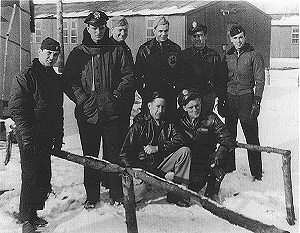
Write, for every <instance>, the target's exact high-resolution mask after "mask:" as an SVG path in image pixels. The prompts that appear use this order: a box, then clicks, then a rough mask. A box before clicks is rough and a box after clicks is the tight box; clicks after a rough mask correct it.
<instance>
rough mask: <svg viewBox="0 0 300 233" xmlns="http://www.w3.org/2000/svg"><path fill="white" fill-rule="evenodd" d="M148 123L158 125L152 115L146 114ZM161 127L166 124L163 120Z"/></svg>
mask: <svg viewBox="0 0 300 233" xmlns="http://www.w3.org/2000/svg"><path fill="white" fill-rule="evenodd" d="M144 119H145V120H146V121H147V122H152V123H153V124H156V122H155V120H154V119H153V117H152V116H151V115H150V113H149V112H148V113H146V114H145V118H144ZM160 123H161V124H160V125H164V124H165V120H161V122H160Z"/></svg>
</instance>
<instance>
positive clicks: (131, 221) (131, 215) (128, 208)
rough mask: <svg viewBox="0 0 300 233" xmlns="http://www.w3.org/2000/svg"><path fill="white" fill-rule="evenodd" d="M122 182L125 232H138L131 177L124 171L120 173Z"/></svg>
mask: <svg viewBox="0 0 300 233" xmlns="http://www.w3.org/2000/svg"><path fill="white" fill-rule="evenodd" d="M122 183H123V194H124V208H125V215H126V225H127V233H138V228H137V221H136V212H135V207H136V206H135V197H134V186H133V178H132V176H131V175H129V174H128V173H127V172H126V171H124V172H123V173H122Z"/></svg>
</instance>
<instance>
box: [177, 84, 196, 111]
mask: <svg viewBox="0 0 300 233" xmlns="http://www.w3.org/2000/svg"><path fill="white" fill-rule="evenodd" d="M196 98H199V99H201V95H200V93H199V92H198V91H197V90H196V89H194V88H188V89H183V90H182V91H181V92H180V93H179V94H178V104H179V106H180V107H183V106H184V105H187V104H188V103H189V102H190V101H191V100H194V99H196Z"/></svg>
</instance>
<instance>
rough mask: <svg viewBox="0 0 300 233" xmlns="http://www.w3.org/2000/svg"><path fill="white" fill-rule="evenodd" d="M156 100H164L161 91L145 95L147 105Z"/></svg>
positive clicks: (164, 97)
mask: <svg viewBox="0 0 300 233" xmlns="http://www.w3.org/2000/svg"><path fill="white" fill-rule="evenodd" d="M157 98H161V99H166V96H165V94H164V92H163V91H161V90H155V91H153V92H151V93H149V94H148V95H147V97H146V99H147V103H150V102H153V101H154V100H155V99H157Z"/></svg>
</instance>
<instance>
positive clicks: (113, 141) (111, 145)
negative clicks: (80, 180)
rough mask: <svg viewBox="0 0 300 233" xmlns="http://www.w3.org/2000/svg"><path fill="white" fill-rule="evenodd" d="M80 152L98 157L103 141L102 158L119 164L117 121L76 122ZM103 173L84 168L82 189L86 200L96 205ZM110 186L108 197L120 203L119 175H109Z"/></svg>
mask: <svg viewBox="0 0 300 233" xmlns="http://www.w3.org/2000/svg"><path fill="white" fill-rule="evenodd" d="M77 123H78V128H79V134H80V140H81V145H82V150H83V154H84V155H89V156H93V157H98V155H99V151H100V140H101V137H102V139H103V158H104V159H105V160H108V161H109V162H111V163H115V164H119V153H120V149H121V143H122V142H121V139H120V137H121V136H120V131H119V121H118V120H114V121H109V122H104V123H102V124H99V125H98V124H97V125H95V124H90V123H87V122H81V121H77ZM102 177H103V173H102V172H100V171H99V170H95V169H92V168H89V167H84V187H85V190H86V195H87V200H88V201H90V202H92V203H97V202H98V201H99V200H100V182H101V178H102ZM108 181H109V184H110V189H109V196H110V197H111V198H112V199H113V200H115V201H120V199H122V197H123V190H122V178H121V174H119V173H109V174H108Z"/></svg>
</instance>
